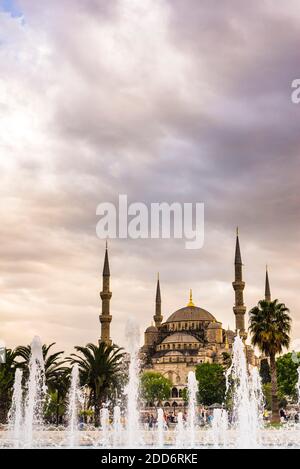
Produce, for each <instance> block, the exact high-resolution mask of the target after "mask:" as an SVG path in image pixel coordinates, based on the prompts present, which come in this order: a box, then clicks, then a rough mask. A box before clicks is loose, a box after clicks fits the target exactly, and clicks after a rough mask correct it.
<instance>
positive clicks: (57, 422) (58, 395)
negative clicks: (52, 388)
mask: <svg viewBox="0 0 300 469" xmlns="http://www.w3.org/2000/svg"><path fill="white" fill-rule="evenodd" d="M59 406H60V393H59V392H58V391H57V396H56V426H57V427H58V425H59Z"/></svg>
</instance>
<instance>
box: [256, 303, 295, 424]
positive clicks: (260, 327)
mask: <svg viewBox="0 0 300 469" xmlns="http://www.w3.org/2000/svg"><path fill="white" fill-rule="evenodd" d="M249 330H250V332H251V334H252V337H251V341H252V344H253V345H254V346H257V347H258V348H259V349H260V350H261V352H263V353H264V354H265V355H266V356H267V357H269V358H270V373H271V383H272V422H273V423H274V422H278V420H279V402H278V397H279V396H278V386H277V375H276V361H275V357H276V355H277V354H279V353H281V352H282V350H283V348H284V347H288V346H289V343H290V331H291V318H290V315H289V309H288V308H287V307H286V306H285V304H283V303H279V302H278V300H274V301H266V300H261V301H259V302H258V305H257V306H255V307H254V308H252V309H251V311H250V312H249Z"/></svg>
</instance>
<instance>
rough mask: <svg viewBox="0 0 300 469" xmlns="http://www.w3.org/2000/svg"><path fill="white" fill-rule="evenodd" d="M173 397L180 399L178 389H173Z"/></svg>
mask: <svg viewBox="0 0 300 469" xmlns="http://www.w3.org/2000/svg"><path fill="white" fill-rule="evenodd" d="M171 397H173V398H174V397H175V398H177V397H178V389H177V388H172V391H171Z"/></svg>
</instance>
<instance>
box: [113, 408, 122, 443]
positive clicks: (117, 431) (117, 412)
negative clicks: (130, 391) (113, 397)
mask: <svg viewBox="0 0 300 469" xmlns="http://www.w3.org/2000/svg"><path fill="white" fill-rule="evenodd" d="M121 432H122V424H121V409H120V407H119V406H118V405H116V406H115V407H114V417H113V446H114V448H118V447H119V446H120V444H121Z"/></svg>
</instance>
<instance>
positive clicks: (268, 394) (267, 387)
mask: <svg viewBox="0 0 300 469" xmlns="http://www.w3.org/2000/svg"><path fill="white" fill-rule="evenodd" d="M262 388H263V393H264V397H265V406H266V408H267V409H268V410H271V408H272V384H271V383H265V384H263V385H262Z"/></svg>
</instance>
